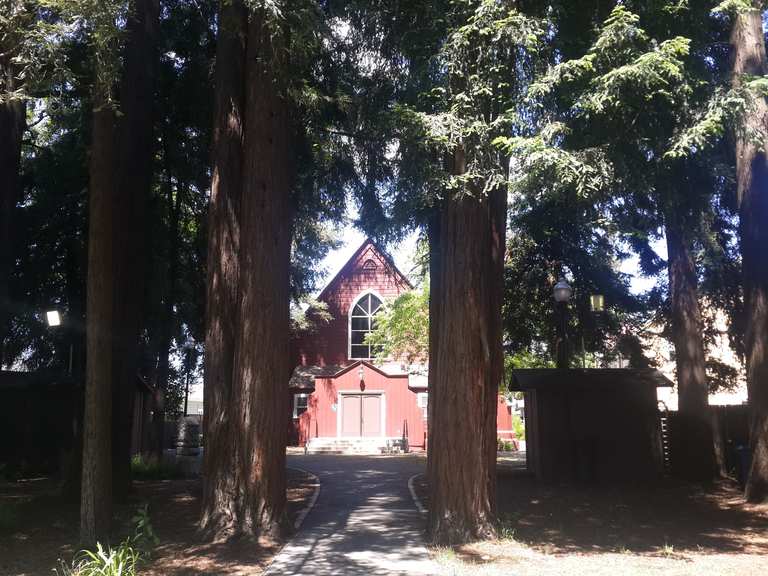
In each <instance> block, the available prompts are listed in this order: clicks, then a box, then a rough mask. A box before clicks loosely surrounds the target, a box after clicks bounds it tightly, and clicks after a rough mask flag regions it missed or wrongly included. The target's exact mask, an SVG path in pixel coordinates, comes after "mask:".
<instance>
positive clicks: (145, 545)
mask: <svg viewBox="0 0 768 576" xmlns="http://www.w3.org/2000/svg"><path fill="white" fill-rule="evenodd" d="M133 523H134V525H135V529H134V533H133V535H131V536H129V537H128V538H126V539H125V540H123V541H122V542H121V543H120V545H119V546H117V547H116V548H111V547H109V546H107V547H104V546H103V545H102V544H101V542H97V543H96V550H95V551H93V550H81V551H80V552H78V553H77V554H76V555H75V558H74V560H72V564H71V566H68V565H67V564H65V563H64V562H63V561H62V560H59V567H58V568H57V569H55V570H54V572H55V573H56V574H57V576H136V574H137V573H138V569H139V567H140V566H141V564H142V563H143V562H145V561H146V560H147V559H148V558H149V555H150V552H151V550H152V548H153V547H154V546H156V545H157V542H158V540H157V536H156V535H155V532H154V530H153V529H152V524H151V523H150V521H149V511H148V508H147V506H146V505H145V506H143V507H142V508H140V509H139V510H138V511H137V512H136V515H135V516H134V517H133Z"/></svg>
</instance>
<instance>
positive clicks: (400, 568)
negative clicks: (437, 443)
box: [267, 454, 440, 576]
mask: <svg viewBox="0 0 768 576" xmlns="http://www.w3.org/2000/svg"><path fill="white" fill-rule="evenodd" d="M424 465H425V460H424V459H423V458H420V457H418V456H414V455H404V456H338V455H330V454H321V455H306V456H304V455H302V456H294V455H291V456H289V457H288V466H291V467H295V468H303V469H305V470H308V471H310V472H312V473H314V474H316V475H317V476H318V477H319V478H320V484H321V488H320V497H319V498H318V500H317V503H316V505H315V507H314V508H313V509H312V511H311V512H310V513H309V516H307V518H306V520H305V521H304V524H303V526H302V527H301V529H300V530H299V532H298V533H297V534H296V535H295V536H294V537H293V539H292V540H291V541H290V542H289V543H288V544H287V545H286V546H285V548H283V550H282V551H281V552H280V553H279V554H278V555H277V557H276V558H275V560H274V561H273V562H272V565H271V566H270V568H269V570H268V571H267V574H270V575H274V576H277V575H286V576H288V575H299V574H301V575H307V576H310V575H327V574H328V575H329V574H340V575H344V576H357V575H360V576H368V575H377V574H392V575H404V574H414V575H426V574H434V575H437V574H440V571H439V569H438V566H437V565H436V564H435V563H433V562H432V561H431V560H430V559H429V555H428V553H427V550H426V548H425V546H424V541H423V536H422V534H423V530H424V518H423V517H422V515H421V514H419V512H418V511H417V510H416V507H415V505H414V503H413V500H412V499H411V495H410V492H409V490H408V479H409V478H410V477H411V476H412V475H414V474H418V473H420V472H422V471H423V470H424Z"/></svg>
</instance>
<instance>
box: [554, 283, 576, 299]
mask: <svg viewBox="0 0 768 576" xmlns="http://www.w3.org/2000/svg"><path fill="white" fill-rule="evenodd" d="M553 293H554V296H555V302H568V300H570V299H571V294H572V293H573V290H572V289H571V287H570V285H569V284H568V282H566V281H565V278H560V280H559V281H558V282H557V284H555V288H554V289H553Z"/></svg>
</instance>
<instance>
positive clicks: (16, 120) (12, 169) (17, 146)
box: [0, 45, 26, 368]
mask: <svg viewBox="0 0 768 576" xmlns="http://www.w3.org/2000/svg"><path fill="white" fill-rule="evenodd" d="M0 52H3V54H2V55H0V368H1V367H2V365H3V363H4V354H3V350H4V344H5V337H6V333H7V331H8V322H9V320H10V311H11V302H10V294H9V291H8V279H9V277H10V273H11V267H12V260H11V252H12V239H13V236H12V234H11V226H12V224H13V211H14V208H15V207H16V203H17V202H18V199H19V194H20V189H19V188H20V178H19V168H20V162H21V138H22V135H23V133H24V127H25V125H26V106H25V104H24V101H23V100H21V99H19V98H14V97H13V96H12V95H11V94H10V92H12V91H13V90H14V89H15V84H16V79H15V77H14V71H13V68H12V66H11V63H10V62H9V59H10V55H9V54H8V53H7V52H6V51H5V50H4V48H3V46H2V45H0Z"/></svg>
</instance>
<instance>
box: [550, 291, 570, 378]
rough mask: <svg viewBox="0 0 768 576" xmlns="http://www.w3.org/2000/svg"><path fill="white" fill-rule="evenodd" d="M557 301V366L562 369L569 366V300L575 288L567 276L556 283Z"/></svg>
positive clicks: (554, 294) (554, 292) (555, 295)
mask: <svg viewBox="0 0 768 576" xmlns="http://www.w3.org/2000/svg"><path fill="white" fill-rule="evenodd" d="M552 293H553V296H554V297H555V302H556V305H557V308H558V316H559V318H558V320H559V322H558V330H557V332H558V333H557V367H558V368H560V369H565V368H568V345H567V331H566V325H567V322H568V301H569V300H570V299H571V295H572V294H573V290H572V289H571V286H570V285H569V284H568V282H566V281H565V278H560V280H559V281H558V282H557V284H555V287H554V288H553V290H552Z"/></svg>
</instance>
